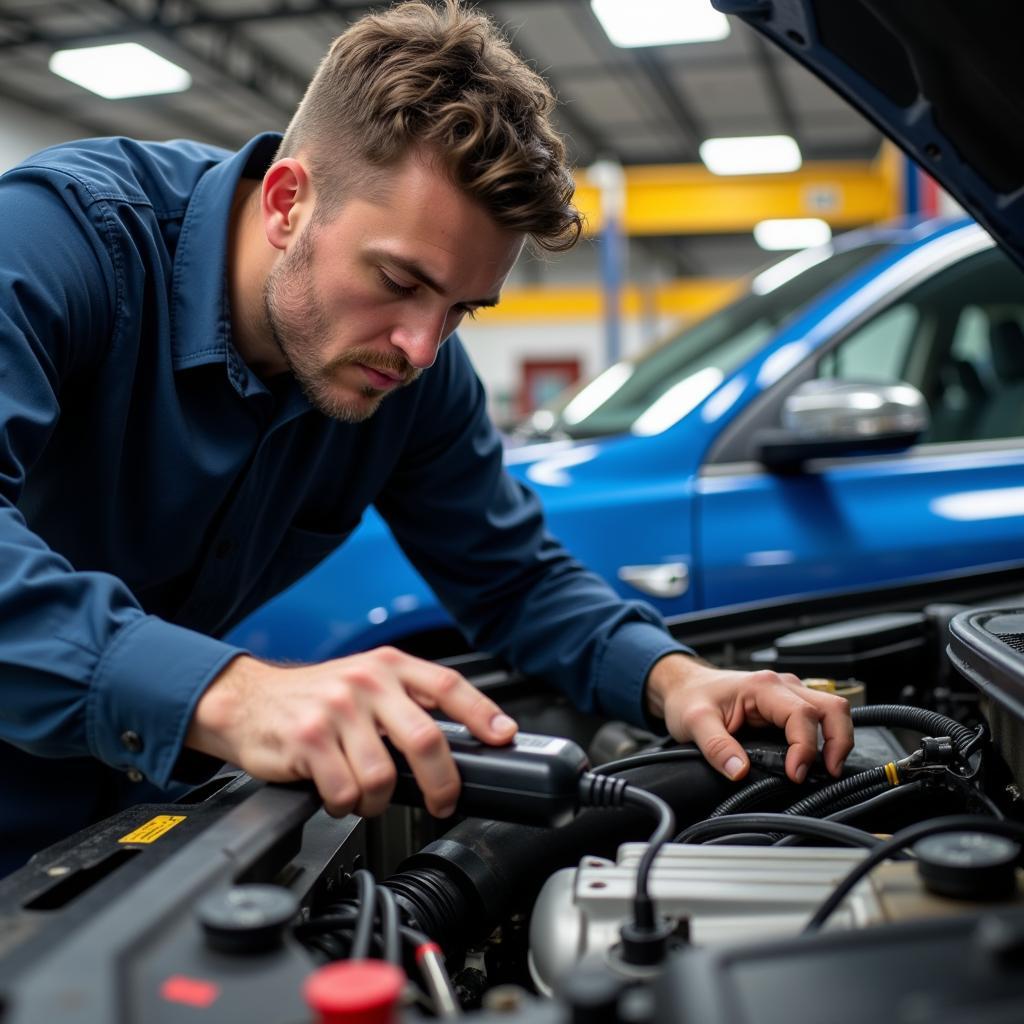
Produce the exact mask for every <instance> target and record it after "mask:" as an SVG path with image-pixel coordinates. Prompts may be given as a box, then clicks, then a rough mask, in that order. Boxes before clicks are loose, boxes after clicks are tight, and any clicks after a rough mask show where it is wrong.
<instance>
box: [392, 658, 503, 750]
mask: <svg viewBox="0 0 1024 1024" xmlns="http://www.w3.org/2000/svg"><path fill="white" fill-rule="evenodd" d="M410 661H412V662H414V664H411V665H409V666H408V667H407V672H408V674H407V676H406V681H407V686H408V688H409V690H410V692H411V693H412V694H413V695H414V696H415V697H416V699H417V700H419V701H421V702H423V703H424V705H425V706H427V707H437V708H439V709H440V710H441V711H443V712H444V713H445V714H446V715H447V716H448V717H449V718H451V719H453V720H454V721H456V722H461V723H462V724H463V725H466V726H468V727H469V731H470V732H471V733H473V735H474V736H476V737H477V738H478V739H481V740H484V742H486V743H495V744H504V743H509V742H511V740H512V737H513V736H515V734H516V730H517V729H518V726H517V725H516V723H515V721H514V720H513V719H511V718H509V716H508V715H506V714H505V713H504V712H503V711H502V710H501V708H500V707H498V705H497V704H495V703H494V701H493V700H491V699H490V697H487V696H485V695H484V694H483V693H481V692H480V691H479V690H478V689H477V688H476V687H475V686H473V685H472V683H470V682H469V681H468V680H467V679H464V678H463V677H462V676H461V675H459V673H458V672H456V671H454V669H450V668H445V667H444V666H442V665H434V664H432V663H430V662H428V661H420V660H419V659H416V658H413V659H410Z"/></svg>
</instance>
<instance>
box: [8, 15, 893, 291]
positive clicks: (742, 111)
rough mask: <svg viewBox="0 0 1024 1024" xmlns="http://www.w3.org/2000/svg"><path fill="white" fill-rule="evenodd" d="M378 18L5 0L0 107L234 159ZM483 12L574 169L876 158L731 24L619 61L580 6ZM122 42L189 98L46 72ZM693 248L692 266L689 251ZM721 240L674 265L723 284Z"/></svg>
mask: <svg viewBox="0 0 1024 1024" xmlns="http://www.w3.org/2000/svg"><path fill="white" fill-rule="evenodd" d="M373 6H378V7H379V6H380V5H372V6H371V5H367V4H363V3H350V2H347V0H0V95H5V96H7V97H9V98H10V99H12V100H15V101H17V102H20V103H22V104H24V105H27V106H30V107H32V108H34V109H37V110H41V111H44V112H47V113H51V114H57V115H60V116H62V117H64V118H68V119H71V120H73V121H75V122H77V123H79V124H81V125H82V127H83V131H84V132H85V133H88V134H126V135H135V136H139V137H144V138H151V139H159V138H174V137H180V136H187V137H190V138H197V139H202V140H205V141H210V142H216V143H220V144H222V145H226V146H231V147H233V146H237V145H239V144H241V143H242V142H244V141H245V140H246V139H248V138H249V137H251V136H252V135H254V134H256V133H257V132H260V131H264V130H267V129H281V128H283V127H284V125H285V124H286V122H287V120H288V117H289V116H290V114H291V111H292V110H293V109H294V107H295V104H296V103H297V101H298V99H299V97H300V96H301V93H302V89H303V88H304V86H305V83H306V81H307V80H308V78H309V77H310V75H311V74H312V71H313V69H314V68H315V67H316V64H317V62H318V60H319V59H320V57H321V56H322V55H323V53H324V52H325V50H326V49H327V46H328V44H329V43H330V41H331V39H333V38H334V36H336V35H338V34H339V33H340V32H342V31H343V30H344V29H345V27H346V26H347V25H348V24H349V23H350V22H351V21H352V20H354V19H355V18H358V17H359V16H360V15H362V14H364V13H365V12H366V11H368V10H371V9H373ZM478 6H479V7H480V8H481V9H483V10H484V11H486V12H487V13H489V14H490V15H491V16H492V17H493V18H494V19H495V20H496V21H497V22H498V23H500V24H501V25H503V26H504V27H505V30H506V32H507V33H508V34H509V35H510V37H511V38H512V40H513V43H514V45H515V46H516V48H517V49H518V50H519V52H520V53H521V54H522V55H523V56H524V57H525V58H526V59H527V60H529V61H530V62H531V64H532V65H533V66H535V67H536V68H537V69H538V70H540V71H541V72H542V73H543V74H544V75H545V76H546V77H547V78H548V79H549V81H550V82H551V83H552V85H553V86H554V88H555V90H556V92H557V94H558V96H559V99H560V106H559V111H558V120H559V124H560V128H561V130H562V131H563V133H564V134H565V135H566V137H567V138H568V141H569V145H570V149H571V152H572V155H573V157H574V159H575V161H576V162H577V163H578V164H581V165H585V164H588V163H590V162H591V161H593V160H594V159H596V158H598V157H611V158H615V159H618V160H619V161H621V162H622V163H624V164H627V165H628V164H644V163H681V162H696V161H697V160H698V155H697V147H698V145H699V144H700V142H701V141H702V140H703V139H705V138H707V137H711V136H720V135H754V134H757V135H764V134H776V133H783V134H788V135H792V136H793V137H794V138H796V140H797V141H798V143H799V145H800V148H801V150H802V152H803V155H804V159H805V160H819V159H829V160H831V159H863V158H870V157H871V156H873V155H874V154H875V153H876V152H877V149H878V145H879V136H878V133H877V132H876V131H875V130H874V128H873V127H871V126H870V125H869V124H868V123H867V122H865V121H864V120H863V118H861V117H860V116H859V115H858V114H857V113H855V112H854V111H853V110H851V109H850V108H849V107H848V106H846V105H845V104H844V103H843V102H842V101H841V100H839V99H838V98H837V97H836V96H835V95H834V94H833V93H831V92H830V91H829V90H827V89H826V88H825V87H824V86H822V85H821V84H819V83H818V81H817V80H816V79H814V78H812V77H811V76H810V75H809V74H808V73H807V72H805V71H804V70H803V69H802V68H800V67H799V66H798V65H796V64H795V63H794V62H793V61H792V60H790V59H789V58H787V57H785V56H784V55H783V54H781V53H776V52H774V51H773V50H771V49H770V48H769V47H768V46H767V45H766V44H765V43H764V42H762V40H761V39H760V38H759V37H758V36H757V35H756V34H755V33H753V32H752V31H751V30H750V29H748V28H747V27H746V26H745V25H744V24H742V23H741V22H739V21H737V20H735V19H730V20H731V28H732V32H731V34H730V36H729V37H728V38H727V39H725V40H723V41H721V42H716V43H703V44H694V45H686V46H670V47H655V48H646V49H635V50H626V49H619V48H617V47H615V46H613V45H612V44H611V43H610V42H609V41H608V39H607V38H606V36H605V34H604V32H603V30H602V29H601V26H600V25H599V24H598V22H597V20H596V18H595V17H594V15H593V14H592V13H591V10H590V5H589V3H588V2H587V0H507V2H504V0H502V2H498V0H487V2H480V3H479V4H478ZM127 39H131V40H134V41H138V42H141V43H143V44H145V45H147V46H149V47H150V48H151V49H153V50H156V51H157V52H158V53H161V54H163V55H164V56H165V57H167V58H168V59H170V60H173V61H174V62H175V63H178V64H181V65H182V66H184V67H185V68H187V69H188V71H189V72H190V73H191V74H192V77H193V87H192V88H191V89H190V90H188V91H187V92H184V93H176V94H170V95H164V96H151V97H143V98H138V99H124V100H115V101H110V100H104V99H102V98H100V97H98V96H94V95H92V94H91V93H89V92H86V91H85V90H83V89H81V88H79V87H78V86H75V85H72V84H71V83H70V82H66V81H64V80H63V79H60V78H58V77H57V76H55V75H53V74H51V73H50V72H49V70H48V69H47V62H48V60H49V57H50V54H51V53H52V51H53V50H54V49H55V48H59V47H65V46H76V45H86V44H91V43H103V42H115V41H125V40H127ZM736 241H737V242H739V239H737V240H736ZM694 242H696V240H691V243H690V244H689V245H688V251H689V252H691V254H692V253H694V252H697V251H698V249H696V248H694V244H693V243H694ZM724 242H725V240H724V239H720V240H719V242H718V244H717V245H710V246H708V247H706V251H707V252H709V253H714V252H729V253H732V254H733V255H732V257H730V259H729V260H727V261H726V262H727V263H728V264H729V266H728V267H719V266H717V265H716V266H712V265H705V266H701V265H699V264H700V260H699V259H696V258H690V259H689V261H688V262H687V260H686V259H682V260H681V262H680V265H679V267H678V269H679V270H680V271H682V272H689V273H719V272H725V273H729V272H732V271H733V269H736V270H739V269H741V268H739V267H735V266H734V265H735V263H736V259H735V256H736V253H737V252H738V250H739V249H744V251H749V254H750V259H748V260H746V261H744V260H742V258H741V260H740V262H747V263H749V262H750V260H751V259H753V258H754V255H755V252H756V250H754V249H753V243H752V242H750V243H749V246H748V243H747V242H746V240H745V239H744V241H743V243H742V244H740V245H732V246H730V245H728V244H724V245H723V244H722V243H724ZM698 248H699V247H698ZM680 251H681V250H680ZM762 255H763V254H762ZM710 259H711V263H713V264H714V263H717V262H718V261H717V260H715V259H714V257H713V256H712V257H711V258H710ZM705 262H707V261H705ZM742 269H746V267H743V268H742Z"/></svg>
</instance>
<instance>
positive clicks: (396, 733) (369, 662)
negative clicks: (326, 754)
mask: <svg viewBox="0 0 1024 1024" xmlns="http://www.w3.org/2000/svg"><path fill="white" fill-rule="evenodd" d="M343 661H344V659H343ZM341 664H342V662H339V665H341ZM345 675H346V679H347V682H348V684H349V686H351V687H354V688H355V689H356V691H357V693H358V694H359V695H360V696H361V698H362V700H361V702H358V703H360V705H361V706H360V708H359V713H357V714H353V715H349V714H348V713H347V712H348V710H349V709H348V707H347V704H346V703H345V702H341V703H340V704H338V705H337V707H336V711H337V712H338V713H339V719H340V720H339V726H338V728H339V736H340V741H341V748H342V749H343V751H344V754H345V756H346V757H347V760H348V763H349V766H350V768H351V771H352V774H353V777H354V780H355V783H356V785H357V787H358V788H359V791H360V797H359V800H358V802H357V804H356V810H357V812H358V813H360V814H364V815H373V814H378V813H380V812H381V811H383V810H384V808H385V807H386V806H387V803H388V801H389V800H390V798H391V794H392V792H393V790H394V781H395V771H394V765H393V762H392V760H391V758H390V756H389V755H388V753H387V750H386V749H385V747H384V745H383V743H382V742H381V740H380V736H379V733H380V731H383V732H384V733H385V734H386V735H387V736H388V737H389V738H390V740H391V741H392V742H393V743H394V745H395V746H396V747H397V748H398V749H399V750H400V751H401V752H402V753H403V754H404V755H405V757H406V760H407V761H408V762H409V767H410V769H411V770H412V773H413V775H414V777H415V779H416V783H417V785H418V786H419V788H420V790H421V791H422V793H423V797H424V803H425V804H426V807H427V810H428V811H429V812H430V813H431V814H433V815H435V816H436V817H442V818H443V817H448V816H449V815H450V814H452V812H453V811H454V809H455V804H456V801H457V800H458V795H459V789H460V785H461V782H460V779H459V773H458V769H457V768H456V767H455V762H454V760H453V758H452V756H451V751H450V749H449V747H448V743H447V741H446V739H445V737H444V734H443V733H442V732H441V730H440V729H439V728H438V726H437V723H436V722H435V721H434V720H433V719H432V718H431V717H430V715H428V714H427V713H426V711H424V710H423V707H424V706H425V707H430V708H435V707H436V708H438V709H440V710H441V711H443V712H444V713H445V714H447V715H448V716H449V717H451V718H452V719H454V720H455V721H458V722H462V723H463V724H465V725H466V726H468V727H469V729H470V730H471V731H472V732H473V734H474V735H476V736H477V737H478V738H480V739H483V740H484V741H486V742H490V743H507V742H509V741H510V740H511V738H512V737H513V736H514V735H515V731H516V724H515V722H514V721H512V719H510V718H508V716H507V715H504V714H503V713H502V711H501V709H500V708H499V707H498V705H497V704H495V703H494V701H492V700H491V699H490V698H489V697H485V696H484V695H483V694H482V693H480V691H479V690H477V689H476V688H475V687H474V686H472V685H471V684H470V683H469V682H468V681H467V680H466V679H464V678H463V677H462V676H461V675H459V674H458V673H457V672H455V671H454V670H452V669H448V668H445V667H443V666H439V665H435V664H432V663H431V662H427V661H422V660H420V659H419V658H414V657H412V656H410V655H407V654H404V653H402V652H400V651H397V650H395V649H393V648H380V649H379V650H376V651H372V652H370V653H369V654H368V655H365V656H360V657H359V660H358V662H356V663H355V664H354V665H347V666H345Z"/></svg>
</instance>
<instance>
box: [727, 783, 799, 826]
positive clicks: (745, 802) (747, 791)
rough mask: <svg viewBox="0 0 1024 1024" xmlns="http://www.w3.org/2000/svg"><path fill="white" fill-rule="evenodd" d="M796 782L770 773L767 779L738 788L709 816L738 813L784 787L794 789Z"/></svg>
mask: <svg viewBox="0 0 1024 1024" xmlns="http://www.w3.org/2000/svg"><path fill="white" fill-rule="evenodd" d="M792 788H794V784H793V783H792V782H790V781H789V779H787V778H786V777H785V776H783V775H769V776H768V777H767V778H765V779H759V780H758V781H757V782H752V783H751V784H750V785H749V786H744V787H743V789H740V790H737V791H736V792H735V793H733V794H732V796H729V797H727V798H726V799H725V800H723V801H722V802H721V803H720V804H719V805H718V806H717V807H716V808H715V809H714V810H713V811H712V812H711V813H710V814H709V815H708V817H709V818H721V817H722V816H723V815H725V814H736V813H737V812H738V811H743V810H746V808H748V807H750V806H751V805H752V804H757V803H759V802H760V801H761V800H763V799H764V798H765V797H766V796H769V795H770V794H772V793H781V792H782V790H784V789H792Z"/></svg>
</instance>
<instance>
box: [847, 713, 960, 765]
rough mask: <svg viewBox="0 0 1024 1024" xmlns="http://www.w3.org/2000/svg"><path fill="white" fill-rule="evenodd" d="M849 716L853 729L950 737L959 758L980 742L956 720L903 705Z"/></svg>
mask: <svg viewBox="0 0 1024 1024" xmlns="http://www.w3.org/2000/svg"><path fill="white" fill-rule="evenodd" d="M850 716H851V718H852V719H853V724H854V725H855V726H860V725H895V726H902V727H903V728H906V729H913V730H914V731H915V732H919V733H921V734H922V735H923V736H949V737H950V738H951V739H952V740H953V742H954V743H955V744H956V746H957V750H958V751H959V752H960V753H961V754H962V753H963V751H964V750H965V749H968V750H971V749H973V747H974V746H975V745H976V744H977V743H978V742H979V739H978V736H977V735H976V734H975V731H974V730H973V729H969V728H968V727H967V726H966V725H961V724H960V723H959V722H958V721H957V720H956V719H955V718H950V717H949V716H948V715H942V714H939V712H937V711H928V710H927V709H925V708H915V707H912V706H910V705H904V704H866V705H865V706H864V707H860V708H851V709H850Z"/></svg>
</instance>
